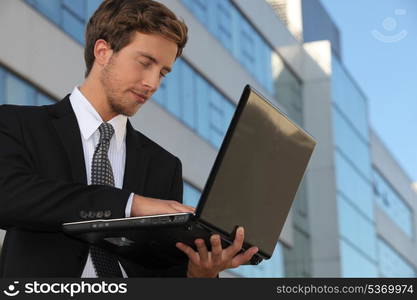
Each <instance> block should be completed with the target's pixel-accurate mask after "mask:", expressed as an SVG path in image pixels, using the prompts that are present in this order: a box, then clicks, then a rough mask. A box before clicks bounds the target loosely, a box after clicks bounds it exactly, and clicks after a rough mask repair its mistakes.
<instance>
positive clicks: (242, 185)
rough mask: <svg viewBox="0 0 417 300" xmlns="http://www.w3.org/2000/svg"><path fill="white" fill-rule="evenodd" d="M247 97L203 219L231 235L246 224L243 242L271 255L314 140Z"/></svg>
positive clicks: (260, 99)
mask: <svg viewBox="0 0 417 300" xmlns="http://www.w3.org/2000/svg"><path fill="white" fill-rule="evenodd" d="M243 97H247V102H242V101H243V100H244V99H241V103H242V104H243V107H241V105H242V104H239V107H238V112H240V113H241V114H240V118H238V119H237V118H236V115H235V117H234V119H233V121H232V125H231V128H233V123H234V125H235V127H234V130H230V129H229V131H228V136H227V137H226V141H227V142H226V143H225V142H224V143H223V146H222V149H221V150H220V152H219V156H220V157H221V158H222V160H221V164H219V163H218V161H219V157H218V158H217V160H216V164H218V166H217V167H218V168H217V172H216V173H215V174H214V172H213V171H212V174H211V175H210V176H211V177H213V176H215V177H214V179H213V178H211V184H210V185H211V186H210V189H209V190H208V191H207V192H208V194H206V195H204V196H206V198H205V201H204V209H202V211H201V215H200V218H201V219H202V220H204V221H205V222H207V223H210V224H212V225H214V226H215V227H217V228H218V229H221V230H223V231H225V232H227V233H230V232H233V230H234V229H235V227H236V225H242V226H244V227H245V241H246V242H248V243H249V244H251V245H255V246H258V247H259V248H260V249H261V251H262V252H264V253H265V254H267V255H268V256H271V255H272V253H273V251H274V248H275V245H276V243H277V242H278V238H279V235H280V233H281V230H282V227H283V225H284V223H285V220H286V218H287V215H288V212H289V210H290V208H291V204H292V201H293V199H294V197H295V194H296V192H297V189H298V186H299V184H300V182H301V180H302V177H303V175H304V172H305V169H306V167H307V164H308V161H309V159H310V156H311V154H312V152H313V149H314V146H315V141H314V140H313V139H312V138H311V136H309V135H308V134H307V133H305V132H304V131H303V130H302V129H301V128H299V127H298V126H297V125H296V124H294V123H293V122H292V121H290V120H289V119H288V118H287V117H286V116H285V115H284V114H282V113H281V112H280V111H279V110H277V109H276V108H275V107H273V106H272V105H271V104H270V103H269V102H268V101H266V100H264V98H263V97H262V96H260V95H258V94H257V92H255V91H253V90H252V89H250V91H249V92H248V87H247V88H246V92H245V93H244V94H243V96H242V98H243ZM226 145H227V146H226ZM215 166H216V165H215ZM209 182H210V179H209ZM206 188H208V187H206Z"/></svg>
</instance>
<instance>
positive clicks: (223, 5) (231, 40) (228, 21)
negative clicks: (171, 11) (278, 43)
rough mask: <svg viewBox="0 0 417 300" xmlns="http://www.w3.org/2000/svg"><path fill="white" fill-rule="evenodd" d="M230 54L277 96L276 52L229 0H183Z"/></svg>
mask: <svg viewBox="0 0 417 300" xmlns="http://www.w3.org/2000/svg"><path fill="white" fill-rule="evenodd" d="M182 3H183V4H184V5H185V6H186V7H187V8H188V9H189V10H190V11H191V12H192V13H193V15H194V16H195V17H196V18H197V19H198V20H199V21H200V22H201V23H202V24H203V25H204V27H206V28H207V30H208V31H209V32H210V33H211V34H213V35H214V37H215V38H216V39H217V40H218V41H219V42H220V43H221V44H222V45H223V46H224V47H225V48H226V49H227V50H228V51H229V53H230V54H231V55H232V56H233V57H234V58H235V59H236V60H237V61H239V63H240V64H241V65H242V66H243V67H244V68H246V70H247V71H248V72H249V73H250V74H251V75H252V76H253V77H254V78H255V79H256V80H257V81H258V82H259V83H260V84H261V85H262V86H263V87H264V88H265V89H266V90H267V91H269V93H271V94H274V92H275V91H274V86H273V76H272V72H273V71H272V56H273V53H274V52H273V50H272V49H271V47H270V46H269V45H268V44H267V43H266V42H265V40H264V39H263V38H262V37H261V35H260V34H259V33H258V32H257V31H256V30H255V29H254V28H253V26H252V25H251V24H250V23H249V22H248V21H247V20H246V18H245V17H244V16H243V15H242V14H241V13H240V12H239V11H238V9H237V8H236V7H235V6H234V5H233V4H232V3H231V2H230V1H229V0H210V1H206V0H182Z"/></svg>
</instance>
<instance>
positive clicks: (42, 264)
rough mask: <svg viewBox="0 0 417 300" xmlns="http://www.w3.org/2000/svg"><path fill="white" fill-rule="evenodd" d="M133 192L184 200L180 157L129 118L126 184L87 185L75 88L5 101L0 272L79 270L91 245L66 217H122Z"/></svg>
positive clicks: (150, 266) (153, 272)
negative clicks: (43, 98)
mask: <svg viewBox="0 0 417 300" xmlns="http://www.w3.org/2000/svg"><path fill="white" fill-rule="evenodd" d="M131 192H134V193H136V194H139V195H143V196H148V197H154V198H159V199H171V200H177V201H180V202H181V201H182V170H181V162H180V160H179V159H178V158H177V157H175V156H173V155H172V154H170V153H169V152H167V151H166V150H164V149H163V148H162V147H160V146H159V145H157V144H156V143H154V142H152V141H151V140H150V139H148V138H147V137H145V136H144V135H142V134H141V133H139V132H137V131H135V130H134V129H133V127H132V126H131V124H130V123H129V122H128V123H127V132H126V166H125V175H124V182H123V189H117V188H114V187H108V186H99V185H87V178H86V170H85V163H84V154H83V148H82V141H81V135H80V130H79V126H78V123H77V119H76V117H75V114H74V111H73V109H72V106H71V104H70V101H69V96H67V97H66V98H65V99H63V100H62V101H60V102H58V103H57V104H54V105H49V106H42V107H28V106H12V105H3V106H0V228H2V229H5V230H7V233H6V236H5V240H4V243H3V248H2V251H1V258H0V276H2V277H80V276H81V273H82V271H83V269H84V266H85V262H86V259H87V254H88V245H87V244H85V243H82V242H80V241H78V240H75V239H73V238H71V237H69V236H67V235H65V234H64V233H62V229H61V224H62V223H65V222H76V221H83V220H86V219H94V218H96V216H97V213H100V214H103V213H106V212H107V214H110V218H123V217H124V216H125V208H126V204H127V201H128V198H129V195H130V193H131ZM119 260H120V262H121V264H122V265H123V267H124V269H125V270H126V273H127V274H128V276H129V277H140V276H158V277H163V276H185V274H186V266H185V265H182V266H176V267H171V268H166V266H159V265H158V263H157V261H149V260H147V259H146V258H144V261H143V263H140V264H138V263H133V262H130V261H126V260H124V259H121V258H120V259H119Z"/></svg>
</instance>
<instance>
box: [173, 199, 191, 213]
mask: <svg viewBox="0 0 417 300" xmlns="http://www.w3.org/2000/svg"><path fill="white" fill-rule="evenodd" d="M174 209H176V210H177V211H178V212H190V213H194V212H195V208H194V207H192V206H189V205H184V204H181V203H179V202H175V203H174Z"/></svg>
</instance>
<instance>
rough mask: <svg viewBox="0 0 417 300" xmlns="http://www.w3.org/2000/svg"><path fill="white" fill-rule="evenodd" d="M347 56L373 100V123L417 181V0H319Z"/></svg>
mask: <svg viewBox="0 0 417 300" xmlns="http://www.w3.org/2000/svg"><path fill="white" fill-rule="evenodd" d="M320 1H321V3H322V4H323V5H324V7H325V8H326V10H327V11H328V13H329V14H330V16H331V17H332V19H333V21H334V23H335V24H336V25H337V26H338V27H339V30H340V34H341V47H342V58H343V61H344V64H345V66H346V67H347V69H348V70H349V71H350V73H351V74H352V75H353V77H354V78H355V79H356V81H357V83H358V84H359V86H360V87H361V88H362V90H363V91H364V93H365V95H367V97H368V100H369V118H370V122H371V126H372V127H373V128H374V130H375V131H376V132H377V134H378V135H379V136H380V138H381V139H382V140H383V142H384V144H385V145H386V146H387V147H388V149H389V150H390V152H391V153H392V154H393V155H394V157H395V158H396V159H397V161H398V162H399V163H400V165H401V166H402V167H403V168H404V169H405V171H406V173H407V174H408V176H409V177H410V179H411V180H412V181H417V1H416V0H320Z"/></svg>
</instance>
